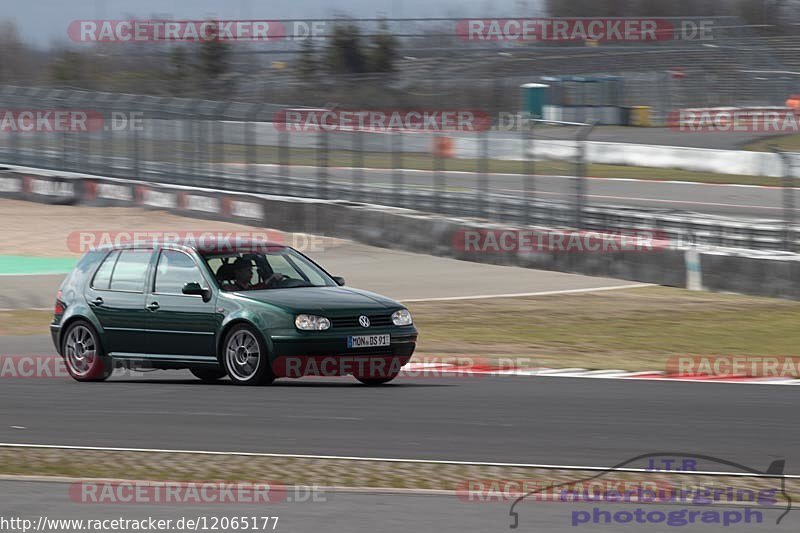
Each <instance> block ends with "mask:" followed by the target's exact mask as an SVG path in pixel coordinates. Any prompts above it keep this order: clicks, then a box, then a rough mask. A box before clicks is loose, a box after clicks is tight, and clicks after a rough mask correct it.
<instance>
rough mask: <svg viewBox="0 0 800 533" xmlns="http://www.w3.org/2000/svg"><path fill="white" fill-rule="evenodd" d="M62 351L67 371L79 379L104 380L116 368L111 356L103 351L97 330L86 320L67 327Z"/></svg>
mask: <svg viewBox="0 0 800 533" xmlns="http://www.w3.org/2000/svg"><path fill="white" fill-rule="evenodd" d="M61 353H62V354H63V355H64V363H65V364H66V367H67V372H69V375H70V376H72V378H73V379H75V380H77V381H103V380H105V379H106V378H108V376H110V375H111V372H112V371H113V370H114V365H113V364H112V362H111V358H110V357H108V356H106V355H105V354H104V353H103V348H102V346H100V341H99V340H98V336H97V332H96V331H95V330H94V328H93V327H92V325H91V324H89V322H86V321H84V320H78V321H75V322H73V323H71V324H70V325H69V326H68V327H67V330H66V331H65V332H64V339H63V341H62V344H61Z"/></svg>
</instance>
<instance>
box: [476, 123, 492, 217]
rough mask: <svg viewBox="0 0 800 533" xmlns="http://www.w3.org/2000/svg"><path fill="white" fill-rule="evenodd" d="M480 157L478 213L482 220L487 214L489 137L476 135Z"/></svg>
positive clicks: (483, 132)
mask: <svg viewBox="0 0 800 533" xmlns="http://www.w3.org/2000/svg"><path fill="white" fill-rule="evenodd" d="M478 142H479V143H480V156H479V157H478V212H479V213H480V215H481V216H482V217H484V218H487V217H488V214H489V207H490V206H489V135H488V132H486V131H482V132H480V133H478Z"/></svg>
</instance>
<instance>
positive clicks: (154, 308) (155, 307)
mask: <svg viewBox="0 0 800 533" xmlns="http://www.w3.org/2000/svg"><path fill="white" fill-rule="evenodd" d="M159 307H160V306H159V305H158V302H153V303H151V304H148V306H147V308H148V309H149V310H150V311H157V310H158V308H159Z"/></svg>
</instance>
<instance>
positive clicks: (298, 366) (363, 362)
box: [270, 326, 417, 378]
mask: <svg viewBox="0 0 800 533" xmlns="http://www.w3.org/2000/svg"><path fill="white" fill-rule="evenodd" d="M387 333H388V334H390V335H391V343H390V345H389V346H381V347H374V348H348V347H347V337H348V336H350V335H363V334H364V331H363V330H360V331H359V330H342V331H334V332H327V331H326V332H299V333H298V334H297V335H283V336H281V335H279V336H273V337H271V339H270V340H271V341H272V346H273V349H272V357H271V360H272V371H273V373H274V374H275V375H276V376H277V377H302V376H346V375H350V374H352V375H355V376H359V377H365V378H383V377H387V378H388V377H394V376H396V375H397V373H398V372H400V369H401V368H402V367H403V366H404V365H405V364H407V363H408V361H409V360H410V359H411V356H412V355H413V353H414V349H415V348H416V345H417V330H416V328H414V327H413V326H405V327H395V328H386V329H383V328H381V329H375V330H373V331H370V332H369V334H370V335H383V334H387Z"/></svg>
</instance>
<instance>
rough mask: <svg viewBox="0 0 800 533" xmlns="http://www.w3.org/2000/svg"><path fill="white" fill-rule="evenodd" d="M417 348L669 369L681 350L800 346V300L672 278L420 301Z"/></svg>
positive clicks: (551, 363)
mask: <svg viewBox="0 0 800 533" xmlns="http://www.w3.org/2000/svg"><path fill="white" fill-rule="evenodd" d="M410 307H411V311H412V313H413V315H414V320H415V322H416V324H417V326H418V327H419V329H420V331H421V334H420V342H419V345H418V350H417V353H418V354H420V355H435V356H447V355H464V356H476V355H478V356H488V357H502V358H509V357H526V358H528V357H529V358H531V359H532V363H533V364H535V365H542V366H547V367H555V368H558V367H580V368H598V369H610V368H618V369H624V370H663V369H664V368H665V367H666V362H667V360H668V359H669V358H671V357H674V356H681V355H696V356H705V355H709V356H710V355H795V354H798V353H800V328H797V324H798V323H799V322H800V302H793V301H787V300H777V299H769V298H757V297H750V296H739V295H728V294H716V293H709V292H691V291H686V290H682V289H674V288H668V287H647V288H641V289H629V290H620V291H608V292H597V293H583V294H572V295H559V296H541V297H531V298H508V299H496V300H494V299H492V300H471V301H470V300H460V301H453V302H429V303H414V304H412V305H411V306H410Z"/></svg>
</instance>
